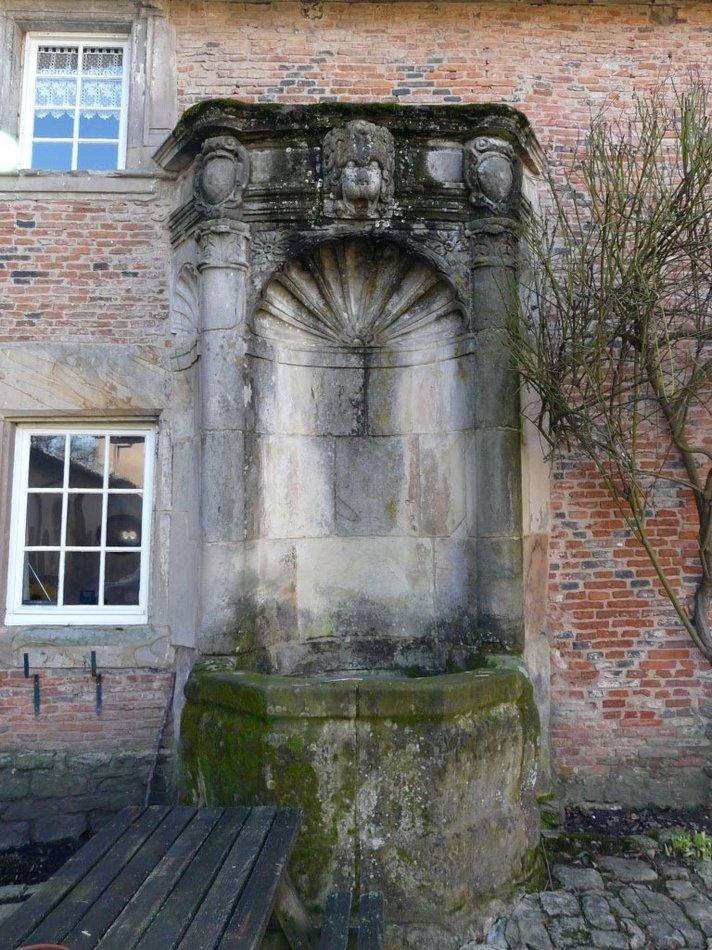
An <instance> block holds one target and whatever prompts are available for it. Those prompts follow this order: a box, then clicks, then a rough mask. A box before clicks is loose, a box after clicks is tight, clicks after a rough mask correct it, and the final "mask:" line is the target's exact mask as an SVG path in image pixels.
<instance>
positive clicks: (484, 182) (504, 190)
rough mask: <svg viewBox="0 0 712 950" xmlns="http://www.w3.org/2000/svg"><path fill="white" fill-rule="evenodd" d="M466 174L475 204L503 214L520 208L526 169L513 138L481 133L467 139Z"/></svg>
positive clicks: (471, 198)
mask: <svg viewBox="0 0 712 950" xmlns="http://www.w3.org/2000/svg"><path fill="white" fill-rule="evenodd" d="M463 177H464V180H465V186H466V187H467V189H468V191H469V193H470V202H471V203H472V204H473V205H475V206H478V205H479V206H480V207H485V208H487V209H488V210H490V211H496V212H497V213H499V214H506V213H507V212H512V211H514V210H516V207H517V205H518V204H519V200H520V197H521V187H522V169H521V164H520V162H519V159H518V158H517V155H516V152H515V151H514V149H513V148H512V146H511V145H510V144H509V142H506V141H505V140H504V139H500V138H495V137H494V136H491V135H480V136H478V137H477V138H474V139H471V140H470V141H469V142H467V143H466V144H465V148H464V154H463Z"/></svg>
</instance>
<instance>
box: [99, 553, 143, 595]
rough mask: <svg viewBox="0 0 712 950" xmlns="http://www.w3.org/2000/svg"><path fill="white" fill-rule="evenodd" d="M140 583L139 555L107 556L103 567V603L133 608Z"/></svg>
mask: <svg viewBox="0 0 712 950" xmlns="http://www.w3.org/2000/svg"><path fill="white" fill-rule="evenodd" d="M140 582H141V555H140V554H129V553H123V552H122V553H121V554H107V555H106V564H105V567H104V603H105V604H112V605H114V606H119V605H121V606H132V605H133V606H135V605H136V604H138V592H139V586H140Z"/></svg>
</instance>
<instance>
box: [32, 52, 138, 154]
mask: <svg viewBox="0 0 712 950" xmlns="http://www.w3.org/2000/svg"><path fill="white" fill-rule="evenodd" d="M30 50H31V55H29V56H28V61H29V69H30V70H31V71H32V73H33V75H31V76H30V77H29V79H28V89H29V92H28V98H27V99H26V105H25V109H26V110H28V111H29V110H31V114H28V115H23V126H26V127H27V128H28V129H29V137H30V141H29V153H30V165H31V167H32V168H41V169H46V170H48V171H68V170H72V169H87V170H95V171H106V170H109V169H114V168H118V167H119V166H120V163H121V162H120V160H121V151H122V127H123V126H124V125H125V112H126V102H125V92H124V73H125V69H126V50H125V47H124V45H123V44H121V45H119V44H116V43H115V42H114V43H111V42H109V41H107V42H106V43H103V44H100V43H98V42H97V41H96V40H94V41H89V40H87V41H84V40H82V41H77V42H76V43H73V42H58V43H51V42H45V41H42V42H40V41H36V40H33V41H31V46H30Z"/></svg>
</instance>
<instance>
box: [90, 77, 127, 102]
mask: <svg viewBox="0 0 712 950" xmlns="http://www.w3.org/2000/svg"><path fill="white" fill-rule="evenodd" d="M121 87H122V82H121V80H120V79H118V80H117V79H85V80H84V81H83V82H82V94H81V101H80V105H82V106H103V107H104V108H107V109H118V108H120V106H121Z"/></svg>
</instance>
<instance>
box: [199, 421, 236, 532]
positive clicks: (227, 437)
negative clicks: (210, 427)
mask: <svg viewBox="0 0 712 950" xmlns="http://www.w3.org/2000/svg"><path fill="white" fill-rule="evenodd" d="M202 470H203V480H204V483H207V486H208V490H207V491H206V492H204V494H203V496H202V499H201V509H200V516H201V523H202V529H203V539H204V540H205V541H206V542H207V543H209V544H210V543H216V542H217V543H220V542H226V541H228V542H229V541H242V540H243V538H244V536H245V479H244V470H245V442H244V436H243V433H242V432H241V431H239V430H229V431H220V432H217V431H211V432H206V433H205V434H204V435H203V438H202Z"/></svg>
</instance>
